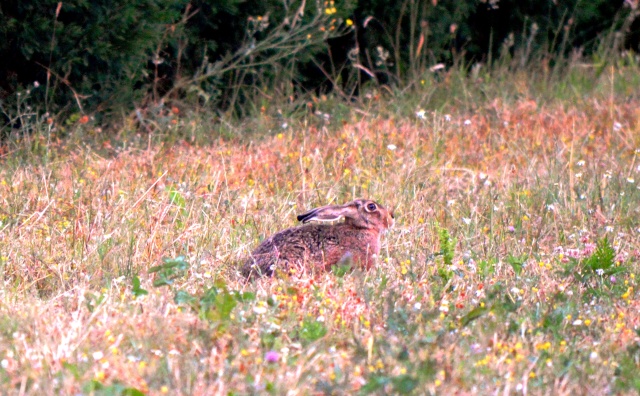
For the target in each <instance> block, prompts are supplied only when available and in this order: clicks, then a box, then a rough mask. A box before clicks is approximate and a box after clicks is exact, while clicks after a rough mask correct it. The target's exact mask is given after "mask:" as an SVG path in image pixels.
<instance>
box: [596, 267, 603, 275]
mask: <svg viewBox="0 0 640 396" xmlns="http://www.w3.org/2000/svg"><path fill="white" fill-rule="evenodd" d="M596 274H598V275H600V276H602V275H604V270H603V269H602V268H598V269H597V270H596Z"/></svg>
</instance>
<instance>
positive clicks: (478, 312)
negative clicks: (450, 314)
mask: <svg viewBox="0 0 640 396" xmlns="http://www.w3.org/2000/svg"><path fill="white" fill-rule="evenodd" d="M487 312H489V308H487V307H486V306H485V307H476V308H474V309H472V310H471V311H469V312H468V313H467V314H466V315H464V316H463V317H462V319H460V324H461V325H462V327H467V325H468V324H469V323H471V322H473V321H474V320H476V319H478V318H479V317H481V316H483V315H484V314H486V313H487Z"/></svg>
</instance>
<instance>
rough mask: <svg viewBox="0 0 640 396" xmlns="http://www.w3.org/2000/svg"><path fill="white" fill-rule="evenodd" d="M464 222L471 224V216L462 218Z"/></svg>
mask: <svg viewBox="0 0 640 396" xmlns="http://www.w3.org/2000/svg"><path fill="white" fill-rule="evenodd" d="M462 222H463V223H464V224H466V225H469V224H471V219H470V218H468V217H463V218H462Z"/></svg>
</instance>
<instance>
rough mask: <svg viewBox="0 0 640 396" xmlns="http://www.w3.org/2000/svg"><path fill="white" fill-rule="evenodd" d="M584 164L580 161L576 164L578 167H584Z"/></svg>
mask: <svg viewBox="0 0 640 396" xmlns="http://www.w3.org/2000/svg"><path fill="white" fill-rule="evenodd" d="M584 164H585V162H584V160H580V161H578V162H577V163H576V165H578V166H584Z"/></svg>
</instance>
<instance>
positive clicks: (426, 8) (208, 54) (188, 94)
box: [0, 0, 638, 118]
mask: <svg viewBox="0 0 640 396" xmlns="http://www.w3.org/2000/svg"><path fill="white" fill-rule="evenodd" d="M307 3H308V4H307ZM304 4H306V6H305V9H304V10H300V9H299V7H300V4H299V3H298V2H295V1H285V2H281V1H276V0H269V1H256V0H222V1H221V0H196V1H191V2H189V1H187V0H169V1H161V0H135V1H128V0H127V1H125V0H115V1H105V0H98V1H86V0H72V1H67V2H56V1H54V0H30V1H17V0H9V1H4V2H3V3H2V5H1V6H0V59H2V60H4V61H3V62H0V100H1V101H2V102H0V104H2V103H4V105H3V110H5V111H4V112H5V113H7V112H8V111H7V110H6V108H11V107H12V106H13V105H14V102H15V100H16V97H15V96H16V94H17V93H18V92H20V91H21V90H24V89H28V88H30V87H33V84H34V82H36V81H37V82H38V85H40V86H45V85H46V86H45V88H44V89H40V90H37V91H33V92H32V97H31V99H32V101H33V103H35V104H36V105H38V106H39V108H41V109H43V111H49V112H53V113H59V112H60V111H61V110H66V112H67V113H73V112H76V113H91V114H100V113H103V114H104V113H108V112H110V111H114V110H122V109H131V108H132V107H134V106H137V107H144V105H145V104H148V103H151V102H152V103H155V104H157V103H159V102H161V101H163V100H164V99H167V94H168V93H170V94H171V98H173V99H176V98H180V99H181V100H184V99H187V100H191V102H192V103H199V104H206V105H207V106H208V107H209V108H211V109H229V108H231V109H232V110H238V107H241V106H243V104H245V103H247V102H254V103H253V104H255V100H254V99H255V98H256V97H262V98H263V99H264V98H265V95H264V94H260V93H257V92H256V90H255V89H254V90H253V91H251V90H250V89H248V88H247V87H255V86H260V87H261V88H262V89H263V90H264V89H267V90H269V91H272V90H275V91H277V93H278V94H281V95H282V96H283V97H290V96H291V95H298V94H299V93H302V92H306V91H309V90H317V89H318V88H319V87H321V86H325V87H329V89H331V88H332V87H337V86H341V87H342V88H344V91H345V92H346V93H347V94H352V93H354V92H356V91H357V89H358V88H359V87H360V86H361V84H362V82H363V77H364V81H366V80H369V79H372V78H373V79H374V80H376V81H378V82H382V83H395V84H400V85H406V84H408V83H411V82H412V81H416V80H418V79H420V78H424V75H425V73H426V72H427V71H428V70H429V68H430V67H432V66H433V65H435V64H437V63H438V62H444V64H445V65H450V64H453V63H456V62H460V61H466V62H476V61H483V62H486V61H490V60H492V59H497V58H499V57H502V59H504V58H505V57H506V58H509V59H511V58H513V59H515V60H517V62H514V64H524V63H527V62H529V61H531V60H534V59H543V58H545V57H547V58H548V57H551V55H554V54H561V55H567V54H570V53H571V52H576V53H584V54H586V55H593V54H594V53H599V54H600V55H601V58H604V57H606V56H602V52H603V51H604V52H605V55H606V54H607V53H608V51H618V50H619V49H622V48H623V47H625V46H626V47H629V48H635V49H636V50H637V37H638V32H637V30H638V29H637V28H638V21H636V19H637V18H635V17H636V16H637V12H638V7H637V2H634V1H627V2H622V1H614V2H611V1H606V0H596V1H590V2H579V1H577V0H563V1H552V0H548V1H514V0H500V1H499V0H486V1H477V0H473V1H471V0H467V1H455V2H451V1H449V2H445V1H440V2H439V1H437V0H428V1H427V0H405V1H400V2H395V1H389V0H370V1H364V0H360V1H357V0H345V1H344V2H338V3H334V2H333V1H325V2H324V3H319V2H318V3H317V2H305V3H304ZM302 11H304V12H302ZM314 18H315V19H314ZM278 29H280V30H278ZM305 29H307V30H305ZM317 33H321V34H317ZM614 33H616V34H614ZM296 34H304V36H305V37H309V40H308V42H302V41H300V40H298V41H295V37H296ZM312 36H313V37H312ZM270 40H271V41H270ZM634 40H635V41H634ZM261 42H266V43H268V44H269V45H266V46H263V47H262V48H259V50H258V51H256V53H255V54H250V52H251V49H252V48H255V47H256V44H257V43H261ZM603 43H604V44H603ZM326 44H329V46H330V50H327V46H326ZM598 51H600V52H598ZM278 53H279V56H275V54H278ZM241 66H242V67H241ZM353 66H356V67H353ZM241 69H242V71H241V72H240V70H241ZM194 76H196V77H197V78H194ZM283 87H285V88H283ZM194 100H195V102H193V101H194ZM234 106H235V107H234ZM14 107H15V106H14ZM236 114H240V115H242V114H244V112H243V111H236ZM5 117H8V118H10V117H9V115H6V116H5Z"/></svg>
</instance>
